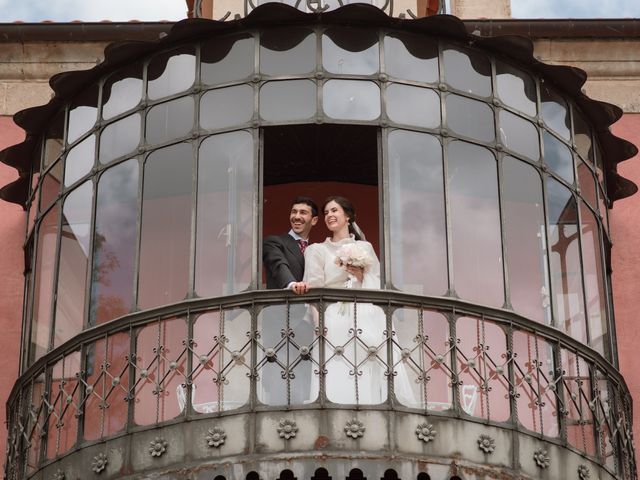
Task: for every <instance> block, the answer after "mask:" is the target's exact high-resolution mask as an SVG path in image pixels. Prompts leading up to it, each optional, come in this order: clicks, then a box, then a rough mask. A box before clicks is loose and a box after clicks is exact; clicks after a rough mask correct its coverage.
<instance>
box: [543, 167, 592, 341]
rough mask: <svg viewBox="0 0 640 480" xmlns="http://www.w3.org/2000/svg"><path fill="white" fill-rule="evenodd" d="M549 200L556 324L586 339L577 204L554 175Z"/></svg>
mask: <svg viewBox="0 0 640 480" xmlns="http://www.w3.org/2000/svg"><path fill="white" fill-rule="evenodd" d="M547 202H548V208H547V215H548V223H549V244H550V245H549V250H550V252H549V254H550V255H551V272H550V273H551V291H552V293H553V311H554V317H555V325H556V326H557V327H558V328H559V329H560V330H562V331H563V332H565V333H567V334H569V335H570V336H572V337H573V338H575V339H576V340H578V341H581V342H584V343H586V341H587V332H586V326H585V318H584V298H583V295H582V268H581V267H580V250H579V239H578V206H577V205H576V200H575V198H574V197H573V195H572V194H571V192H570V191H569V190H568V189H567V188H565V187H564V186H562V185H561V184H560V183H558V182H557V181H556V180H554V179H552V178H547Z"/></svg>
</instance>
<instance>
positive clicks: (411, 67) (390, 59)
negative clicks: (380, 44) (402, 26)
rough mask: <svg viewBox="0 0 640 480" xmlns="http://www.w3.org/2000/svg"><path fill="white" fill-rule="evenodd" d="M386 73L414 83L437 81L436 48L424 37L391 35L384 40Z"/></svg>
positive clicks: (400, 34)
mask: <svg viewBox="0 0 640 480" xmlns="http://www.w3.org/2000/svg"><path fill="white" fill-rule="evenodd" d="M384 62H385V68H386V72H387V73H388V74H389V75H391V76H393V77H396V78H400V79H403V80H413V81H416V82H426V83H436V82H437V81H438V46H437V45H436V44H435V43H433V42H430V41H428V40H427V39H426V38H425V37H422V36H417V35H407V34H403V33H391V34H389V35H387V36H386V37H385V39H384Z"/></svg>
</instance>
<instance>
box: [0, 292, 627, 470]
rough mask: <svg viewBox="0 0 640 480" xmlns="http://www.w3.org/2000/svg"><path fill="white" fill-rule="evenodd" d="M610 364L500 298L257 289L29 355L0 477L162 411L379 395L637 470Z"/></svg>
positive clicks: (141, 316) (181, 306) (275, 406)
mask: <svg viewBox="0 0 640 480" xmlns="http://www.w3.org/2000/svg"><path fill="white" fill-rule="evenodd" d="M630 404H631V400H630V395H629V392H628V390H627V388H626V386H625V384H624V381H623V380H622V378H621V376H620V374H619V373H618V372H617V371H616V370H615V369H613V368H612V366H611V365H610V364H609V363H608V362H607V361H606V360H605V359H604V358H602V357H601V356H600V355H599V354H597V353H596V352H594V351H592V350H590V349H588V348H587V347H585V346H584V345H582V344H580V343H579V342H577V341H575V340H574V339H572V338H571V337H569V336H567V335H564V334H562V333H561V332H558V331H557V330H554V329H551V328H550V327H547V326H545V325H541V324H539V323H535V322H532V321H530V320H528V319H526V318H524V317H521V316H518V315H516V314H513V313H511V312H509V311H506V310H500V309H495V308H488V307H482V306H477V305H472V304H469V303H466V302H461V301H457V300H454V299H450V298H447V299H445V298H427V297H421V296H413V295H407V294H402V293H399V292H392V291H363V290H333V289H317V290H313V291H312V293H310V294H308V295H305V296H302V297H299V296H293V295H291V294H289V293H288V292H283V291H255V292H246V293H243V294H238V295H233V296H227V297H219V298H213V299H196V300H189V301H185V302H182V303H178V304H174V305H169V306H165V307H161V308H158V309H154V310H152V311H145V312H137V313H133V314H130V315H127V316H125V317H121V318H119V319H117V320H114V321H112V322H109V323H106V324H103V325H99V326H97V327H94V328H92V329H90V330H86V331H84V332H82V333H81V334H80V335H78V336H76V337H74V338H73V339H71V340H70V341H68V342H66V343H65V344H63V345H61V346H60V347H59V348H57V349H55V350H53V351H52V352H50V353H48V354H47V355H46V356H45V357H43V358H42V359H40V360H39V361H37V362H36V363H35V364H34V365H32V366H31V367H30V368H29V369H28V370H27V371H26V372H25V373H24V374H23V375H22V376H21V377H20V379H19V380H18V381H17V382H16V385H15V387H14V389H13V391H12V394H11V396H10V399H9V402H8V407H7V411H8V412H9V414H8V427H9V432H10V436H9V441H8V457H7V463H6V472H5V474H6V477H7V478H24V477H25V476H29V475H30V474H32V473H34V472H36V471H38V470H39V469H40V468H42V467H43V466H45V465H47V464H48V463H50V462H53V461H55V460H56V459H58V458H60V457H62V456H64V455H66V454H68V453H70V452H72V451H74V450H77V449H81V448H83V447H85V446H89V445H92V444H94V443H97V442H102V441H105V440H108V439H109V438H112V437H115V436H121V435H123V434H128V433H132V432H136V431H141V430H145V429H152V428H157V427H161V426H163V425H166V424H169V423H175V422H180V421H184V420H193V419H196V418H201V417H209V416H213V417H215V416H226V415H230V414H238V413H245V412H247V413H248V412H256V411H269V410H283V409H286V410H303V409H304V410H308V409H341V408H345V406H348V408H353V406H357V408H358V409H362V410H367V409H374V410H375V409H377V410H380V409H383V410H390V409H391V410H398V411H407V412H418V413H422V414H425V415H436V416H453V417H457V418H461V419H465V420H469V421H475V422H482V423H484V424H490V425H494V426H498V427H501V428H505V429H511V430H520V431H525V432H527V431H528V432H529V433H531V434H532V435H535V436H537V437H540V438H542V439H544V440H545V441H548V442H551V443H555V444H558V445H561V446H565V447H567V448H569V449H571V450H574V451H577V452H580V453H581V454H582V455H586V456H589V457H590V458H592V460H593V461H596V462H598V463H600V464H602V465H603V466H604V467H605V468H607V469H608V470H609V471H610V472H611V473H613V474H614V475H616V476H619V477H628V476H633V475H634V474H635V463H634V462H635V461H634V456H633V455H634V454H633V445H632V441H631V425H632V419H631V407H630Z"/></svg>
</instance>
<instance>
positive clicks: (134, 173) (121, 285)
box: [89, 159, 138, 325]
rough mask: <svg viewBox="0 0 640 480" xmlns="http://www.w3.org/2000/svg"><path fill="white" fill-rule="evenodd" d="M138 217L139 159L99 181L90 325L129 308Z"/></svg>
mask: <svg viewBox="0 0 640 480" xmlns="http://www.w3.org/2000/svg"><path fill="white" fill-rule="evenodd" d="M137 218H138V160H137V159H133V160H127V161H126V162H123V163H121V164H119V165H116V166H114V167H112V168H110V169H109V170H107V171H105V172H104V174H103V175H102V176H101V177H100V182H99V183H98V200H97V203H96V220H95V237H94V240H93V262H92V270H91V303H90V306H89V324H90V325H98V324H101V323H104V322H107V321H109V320H113V319H114V318H117V317H119V316H121V315H125V314H127V313H129V312H130V311H131V308H132V306H133V272H134V260H135V250H136V234H137V227H136V224H137Z"/></svg>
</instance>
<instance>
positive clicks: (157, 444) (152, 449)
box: [149, 437, 168, 457]
mask: <svg viewBox="0 0 640 480" xmlns="http://www.w3.org/2000/svg"><path fill="white" fill-rule="evenodd" d="M167 445H168V444H167V441H166V440H165V439H164V438H162V437H156V438H155V440H153V442H151V443H149V454H150V455H151V456H152V457H160V456H162V454H163V453H164V452H166V451H167Z"/></svg>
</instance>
